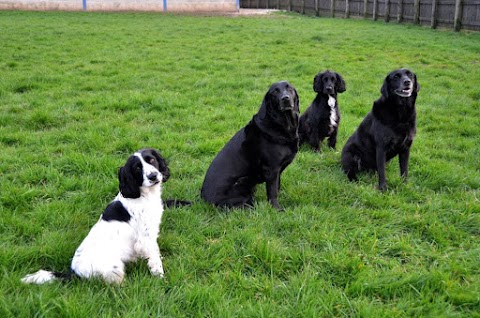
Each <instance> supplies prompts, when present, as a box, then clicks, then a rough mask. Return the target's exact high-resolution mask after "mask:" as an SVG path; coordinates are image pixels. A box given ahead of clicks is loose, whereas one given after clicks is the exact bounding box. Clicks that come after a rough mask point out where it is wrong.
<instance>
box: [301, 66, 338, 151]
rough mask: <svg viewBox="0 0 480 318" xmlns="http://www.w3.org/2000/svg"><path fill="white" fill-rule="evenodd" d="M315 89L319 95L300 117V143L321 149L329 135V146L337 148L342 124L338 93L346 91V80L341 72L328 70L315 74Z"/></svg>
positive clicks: (317, 149) (316, 149)
mask: <svg viewBox="0 0 480 318" xmlns="http://www.w3.org/2000/svg"><path fill="white" fill-rule="evenodd" d="M313 90H314V91H315V92H316V93H317V96H316V97H315V99H314V100H313V102H312V104H311V105H310V106H309V107H308V108H307V110H306V111H305V112H304V113H303V114H302V116H301V117H300V123H299V125H298V137H299V138H300V145H301V144H303V143H305V142H307V143H308V144H309V145H310V146H312V147H313V149H315V151H319V150H320V144H321V142H322V141H323V139H325V138H327V137H328V146H329V147H330V148H332V149H335V145H336V143H337V132H338V126H339V125H340V110H339V108H338V102H337V93H338V94H339V93H343V92H345V90H346V86H345V81H344V80H343V78H342V77H341V76H340V74H338V73H335V72H332V71H328V70H327V71H325V72H323V73H318V74H317V75H316V76H315V78H314V79H313Z"/></svg>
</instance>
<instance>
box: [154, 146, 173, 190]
mask: <svg viewBox="0 0 480 318" xmlns="http://www.w3.org/2000/svg"><path fill="white" fill-rule="evenodd" d="M151 151H152V154H153V156H154V157H155V159H157V161H158V171H160V173H161V174H162V176H163V178H162V182H167V180H168V178H170V169H168V165H167V161H166V160H165V159H164V158H163V157H162V155H161V154H160V152H159V151H158V150H156V149H152V150H151Z"/></svg>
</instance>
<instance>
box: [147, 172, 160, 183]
mask: <svg viewBox="0 0 480 318" xmlns="http://www.w3.org/2000/svg"><path fill="white" fill-rule="evenodd" d="M158 176H159V174H158V173H157V172H152V173H150V174H149V175H147V179H148V180H149V181H150V182H152V183H153V184H157V183H159V182H160V179H159V178H158Z"/></svg>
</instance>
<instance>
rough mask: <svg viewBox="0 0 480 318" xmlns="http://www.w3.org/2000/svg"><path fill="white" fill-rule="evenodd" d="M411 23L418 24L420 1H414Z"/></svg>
mask: <svg viewBox="0 0 480 318" xmlns="http://www.w3.org/2000/svg"><path fill="white" fill-rule="evenodd" d="M413 10H414V13H413V23H414V24H419V23H420V0H415V1H414V2H413Z"/></svg>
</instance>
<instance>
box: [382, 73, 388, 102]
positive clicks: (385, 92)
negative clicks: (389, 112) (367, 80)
mask: <svg viewBox="0 0 480 318" xmlns="http://www.w3.org/2000/svg"><path fill="white" fill-rule="evenodd" d="M389 85H390V76H387V77H385V80H384V81H383V85H382V88H381V89H380V93H382V95H383V96H384V97H385V98H388V95H389V92H388V91H389V88H388V87H389Z"/></svg>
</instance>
